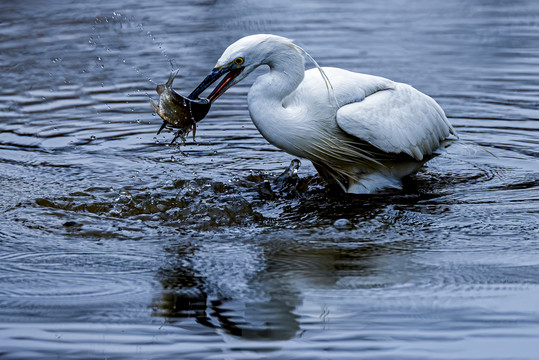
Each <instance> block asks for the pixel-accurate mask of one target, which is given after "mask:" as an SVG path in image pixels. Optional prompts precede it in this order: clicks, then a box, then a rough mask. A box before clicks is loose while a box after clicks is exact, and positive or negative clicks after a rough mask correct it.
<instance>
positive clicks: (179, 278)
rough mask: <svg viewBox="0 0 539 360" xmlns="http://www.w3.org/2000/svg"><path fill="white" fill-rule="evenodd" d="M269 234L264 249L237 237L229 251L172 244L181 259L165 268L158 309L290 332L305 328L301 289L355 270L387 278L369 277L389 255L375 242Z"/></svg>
mask: <svg viewBox="0 0 539 360" xmlns="http://www.w3.org/2000/svg"><path fill="white" fill-rule="evenodd" d="M277 237H279V236H277ZM231 240H232V239H226V240H224V241H231ZM221 241H223V240H221ZM262 241H263V244H261V247H259V248H262V249H263V250H261V251H262V252H263V253H262V254H261V253H257V252H255V251H254V250H253V249H254V247H253V246H252V245H249V244H237V243H236V244H233V245H232V244H230V245H227V246H226V248H225V249H226V251H222V250H221V249H222V243H221V242H219V243H215V242H210V243H204V244H203V245H200V246H194V247H190V248H182V247H173V248H170V249H169V252H170V253H171V256H175V258H176V259H175V263H176V266H171V267H169V268H163V269H161V271H160V273H159V275H158V278H159V280H160V282H161V284H162V285H163V293H162V295H161V296H160V298H159V299H157V300H156V303H155V314H156V315H159V316H163V317H165V318H166V319H167V321H168V322H169V323H171V324H173V323H174V322H175V321H179V323H180V324H181V319H183V318H195V319H196V321H197V322H198V323H199V324H201V325H204V326H208V327H211V328H216V329H221V330H223V331H225V332H227V333H228V334H230V335H234V336H238V337H241V338H244V339H251V340H285V339H292V338H294V337H295V336H296V335H297V333H298V331H299V330H300V320H299V315H298V314H297V308H298V307H299V306H301V302H302V300H301V299H302V297H303V296H304V294H301V289H307V288H310V287H322V288H327V289H328V290H329V289H332V288H335V287H338V286H339V282H340V281H342V280H343V279H344V278H347V279H348V278H351V277H353V278H359V279H363V280H359V282H362V283H363V284H362V285H361V286H362V287H367V288H369V287H371V286H374V287H383V286H385V285H387V284H383V283H378V282H376V283H375V284H373V283H370V282H369V278H373V276H374V275H375V273H376V271H377V270H376V269H375V268H373V266H374V264H375V263H376V260H375V258H376V257H377V256H380V255H381V254H380V251H379V249H377V248H375V247H371V246H364V247H360V248H356V249H346V248H344V249H343V248H338V247H337V248H332V247H326V248H319V249H313V248H312V247H311V246H309V245H308V244H302V243H298V244H286V245H285V244H276V243H275V242H274V241H273V240H269V241H268V239H265V240H262ZM266 241H268V242H267V243H265V242H266ZM242 245H243V246H242ZM283 246H286V248H283ZM223 250H224V249H223ZM320 317H321V318H322V317H324V314H323V313H321V314H320Z"/></svg>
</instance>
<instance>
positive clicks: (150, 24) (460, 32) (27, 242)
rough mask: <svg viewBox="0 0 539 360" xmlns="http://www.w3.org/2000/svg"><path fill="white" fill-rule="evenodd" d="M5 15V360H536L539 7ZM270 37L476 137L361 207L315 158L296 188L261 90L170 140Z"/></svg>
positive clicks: (0, 322) (190, 8)
mask: <svg viewBox="0 0 539 360" xmlns="http://www.w3.org/2000/svg"><path fill="white" fill-rule="evenodd" d="M0 10H1V11H0V14H1V15H0V39H1V41H0V69H1V72H2V85H1V87H0V184H1V187H2V191H0V211H1V213H2V215H1V216H0V357H2V358H5V359H44V358H62V359H82V358H84V359H88V358H96V359H171V358H181V359H254V358H261V359H358V358H364V359H534V358H536V357H537V354H538V353H539V345H538V344H539V306H538V305H537V304H538V301H537V299H538V298H539V260H538V259H539V246H538V238H539V236H538V235H539V221H538V218H539V217H538V216H539V191H538V190H539V165H538V161H537V157H538V155H539V140H538V130H539V121H538V120H539V111H538V108H539V100H538V99H539V67H538V66H537V65H538V64H539V47H538V46H537V44H539V32H538V31H537V30H538V29H539V23H538V19H539V5H538V4H537V3H536V2H535V1H513V2H505V3H502V2H487V1H457V2H445V1H434V2H433V1H416V2H407V1H399V0H391V1H388V2H353V1H343V2H338V3H335V2H327V1H314V0H312V1H296V2H290V1H280V0H279V1H272V2H266V3H260V2H255V1H226V2H225V1H195V2H182V1H179V2H178V1H174V2H172V1H170V2H168V1H161V2H157V3H156V2H152V3H148V4H145V3H141V2H135V1H117V0H109V1H99V2H97V3H95V2H94V3H92V4H82V3H81V4H76V3H71V2H62V1H55V2H17V3H14V2H4V3H2V4H1V5H0ZM253 33H275V34H279V35H283V36H287V37H290V38H293V39H295V40H296V41H297V43H298V44H300V45H301V46H302V47H304V48H305V49H307V50H308V51H309V52H310V53H311V55H312V56H313V57H314V58H315V59H317V61H318V62H319V63H320V64H321V65H323V66H338V67H343V68H347V69H349V70H353V71H358V72H364V73H370V74H375V75H379V76H384V77H388V78H391V79H393V80H396V81H401V82H406V83H409V84H411V85H413V86H414V87H416V88H418V89H419V90H421V91H423V92H425V93H427V94H429V95H431V96H432V97H433V98H435V99H436V100H437V101H438V102H439V103H440V104H441V106H442V107H443V108H444V109H445V111H446V113H447V114H448V116H449V117H450V120H451V122H452V123H453V124H454V125H455V128H456V129H457V131H458V132H459V135H460V140H459V141H458V142H456V143H454V144H453V145H452V146H451V147H450V148H449V149H448V151H447V152H446V153H445V154H443V155H441V156H439V157H437V158H435V159H434V160H432V161H431V162H429V164H428V166H427V167H426V168H425V169H423V170H422V171H421V172H419V173H418V174H416V175H415V176H413V177H411V178H410V179H408V180H407V181H406V183H405V187H404V189H403V190H402V191H388V192H384V193H381V194H376V195H371V196H343V195H341V194H338V193H334V192H331V191H329V190H328V189H326V188H325V187H324V186H323V185H322V184H321V183H320V181H318V180H317V178H316V176H315V174H316V172H315V170H314V168H313V167H312V165H310V164H309V163H308V162H307V161H304V162H303V165H302V167H301V168H300V172H299V175H300V179H299V180H297V181H298V183H297V184H295V185H293V186H289V187H285V188H282V189H280V188H278V187H276V186H275V184H273V180H274V179H275V178H276V177H277V176H278V175H279V174H280V173H281V172H282V171H283V170H284V169H286V167H287V166H288V164H289V163H290V161H291V160H292V159H293V158H292V157H291V156H289V155H287V154H286V153H283V152H281V151H279V150H278V149H276V148H274V147H273V146H271V145H269V144H268V143H267V142H266V141H265V140H264V139H263V138H262V137H261V135H260V134H259V133H258V132H257V130H256V129H255V127H254V125H253V124H252V123H251V121H250V119H249V115H248V111H247V107H246V94H247V91H248V88H249V85H250V84H252V81H253V79H254V76H251V77H250V78H248V79H246V80H245V81H244V82H242V83H241V84H239V85H237V86H236V87H234V88H232V89H231V90H229V92H228V93H227V94H226V95H224V96H223V97H222V98H221V99H219V101H218V102H217V103H216V104H215V105H214V106H213V107H212V110H211V112H210V114H209V116H208V117H207V118H206V119H205V120H204V121H202V122H200V123H199V128H198V131H197V138H196V143H195V142H192V141H189V142H188V143H187V144H185V145H182V146H169V145H168V144H169V142H170V140H171V139H172V134H170V133H163V134H160V135H158V136H157V135H156V131H157V129H158V128H159V126H160V123H161V121H160V120H159V118H158V117H156V116H155V115H154V114H152V110H151V107H150V105H149V98H150V97H154V98H156V94H155V91H154V89H155V85H156V84H157V83H163V82H164V81H166V79H167V78H168V75H169V73H170V71H171V70H173V69H176V68H179V69H180V73H179V77H178V78H177V79H176V81H175V86H176V88H177V89H178V90H179V91H181V92H183V93H188V92H189V91H190V90H191V89H193V88H194V86H196V85H197V84H198V82H200V80H201V79H202V78H203V77H204V76H205V75H206V74H207V73H208V71H209V70H210V69H211V68H212V67H213V65H214V64H215V61H216V60H217V58H218V57H219V55H220V53H221V52H222V51H223V50H224V49H225V48H226V46H227V45H228V44H229V43H231V42H233V41H235V40H236V39H238V38H240V37H242V36H245V35H248V34H253ZM262 71H263V70H260V72H257V73H261V72H262ZM340 219H345V220H348V221H349V222H350V226H348V227H338V226H337V227H335V226H334V223H335V222H336V221H337V220H340ZM340 221H341V222H342V220H340ZM339 223H340V222H337V224H339Z"/></svg>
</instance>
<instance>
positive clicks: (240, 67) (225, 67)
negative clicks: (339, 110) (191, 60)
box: [189, 34, 294, 103]
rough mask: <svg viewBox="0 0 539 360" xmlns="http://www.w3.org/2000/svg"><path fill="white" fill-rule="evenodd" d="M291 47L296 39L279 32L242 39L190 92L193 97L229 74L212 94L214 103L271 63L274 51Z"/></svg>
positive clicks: (226, 52) (224, 53)
mask: <svg viewBox="0 0 539 360" xmlns="http://www.w3.org/2000/svg"><path fill="white" fill-rule="evenodd" d="M290 48H294V45H293V44H292V41H291V40H289V39H287V38H284V37H281V36H277V35H269V34H258V35H250V36H246V37H244V38H241V39H239V40H238V41H236V42H235V43H233V44H231V45H230V46H229V47H228V48H227V49H226V50H225V51H224V52H223V55H221V57H220V58H219V60H218V61H217V64H215V68H214V69H213V70H212V71H211V72H210V74H209V75H208V76H206V78H205V79H204V80H203V81H202V82H201V83H200V85H198V87H197V88H196V89H195V90H194V91H193V92H192V93H191V95H189V98H191V99H194V98H196V97H197V96H198V95H200V94H201V93H202V92H203V91H204V90H205V89H207V88H208V87H209V86H210V85H211V84H213V83H214V82H215V81H217V79H219V78H220V77H221V76H223V75H225V74H226V76H225V77H224V78H223V80H221V82H220V83H219V85H217V86H216V87H215V89H214V90H213V91H212V92H211V94H210V95H209V96H208V99H209V100H210V102H211V103H213V102H214V101H215V100H217V98H218V97H219V96H221V95H222V94H223V93H224V92H225V91H227V90H228V89H229V88H231V87H232V86H233V85H235V84H237V83H238V82H240V81H241V80H243V79H244V78H245V77H246V76H247V75H249V74H250V73H251V72H252V71H253V70H254V69H256V68H257V67H258V66H260V65H262V64H268V65H270V66H271V61H273V60H274V59H275V57H274V56H273V55H274V54H277V53H282V52H283V49H288V50H290Z"/></svg>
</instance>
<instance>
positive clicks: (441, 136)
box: [218, 34, 455, 193]
mask: <svg viewBox="0 0 539 360" xmlns="http://www.w3.org/2000/svg"><path fill="white" fill-rule="evenodd" d="M302 53H303V54H305V55H306V56H307V57H308V58H309V59H311V60H312V61H313V63H314V64H315V66H316V68H317V69H318V71H317V70H315V69H312V70H309V71H307V72H305V66H304V59H303V57H302V55H301V54H302ZM236 57H243V58H244V59H245V63H244V67H245V69H244V71H243V72H242V75H241V78H243V77H245V76H247V75H248V74H249V73H250V72H251V71H253V70H254V69H255V68H256V67H258V66H260V65H268V66H269V67H270V71H269V72H268V73H266V74H264V75H261V76H260V77H258V79H257V80H256V81H255V83H254V84H253V86H252V87H251V90H250V91H249V113H250V115H251V118H252V120H253V122H254V124H255V125H256V127H257V128H258V130H259V131H260V133H261V134H262V135H263V136H264V137H265V138H266V139H267V140H268V141H269V142H270V143H272V144H274V145H275V146H277V147H279V148H281V149H282V150H284V151H286V152H289V153H291V154H293V155H295V156H299V157H304V158H307V159H309V160H311V161H312V162H313V163H314V164H315V166H316V168H317V170H318V171H319V172H320V174H321V175H322V176H323V177H324V178H325V179H326V180H328V181H330V182H336V183H338V184H339V185H340V186H341V187H342V188H343V189H344V190H345V191H348V192H362V193H364V192H372V191H374V190H376V189H378V188H381V187H398V186H399V184H400V178H401V177H403V176H405V175H408V174H410V173H412V172H414V171H416V170H417V169H418V168H419V167H420V166H421V165H422V164H423V162H424V161H426V159H427V156H428V155H430V154H432V153H433V152H434V151H435V150H436V149H437V148H438V147H439V146H440V143H441V142H442V141H443V140H445V139H446V138H447V137H448V136H449V134H450V133H451V134H455V133H454V130H453V128H452V127H451V124H450V123H449V122H448V120H447V118H446V117H445V114H444V112H443V110H442V109H441V108H440V107H439V106H438V104H437V103H436V102H435V101H434V100H433V99H431V98H430V97H428V96H427V95H425V94H423V93H421V92H419V91H417V90H415V89H414V88H412V87H411V86H409V85H406V84H400V83H395V82H393V81H391V80H388V79H384V78H381V77H377V76H372V75H365V74H358V73H353V72H350V71H346V70H342V69H337V68H321V67H320V66H319V65H318V64H317V63H316V61H314V59H312V57H311V56H310V55H309V54H308V53H307V52H305V50H303V49H302V48H300V47H299V46H297V45H294V44H293V43H292V42H291V40H289V39H286V38H283V37H280V36H275V35H264V34H262V35H252V36H248V37H245V38H243V39H240V40H238V41H237V42H236V43H234V44H232V45H230V46H229V47H228V48H227V50H225V52H224V53H223V55H222V56H221V58H220V59H219V61H218V65H219V66H226V65H227V64H229V63H230V62H231V61H232V60H233V59H234V58H236ZM320 75H322V76H320ZM328 91H329V92H330V94H332V95H333V96H328ZM405 155H408V156H409V158H406V156H405Z"/></svg>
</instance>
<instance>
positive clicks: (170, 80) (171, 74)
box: [165, 69, 180, 88]
mask: <svg viewBox="0 0 539 360" xmlns="http://www.w3.org/2000/svg"><path fill="white" fill-rule="evenodd" d="M179 71H180V69H177V70H176V71H173V72H171V73H170V76H169V77H168V80H167V82H166V84H165V85H166V87H167V88H169V87H171V86H172V83H173V82H174V78H175V77H176V75H178V72H179Z"/></svg>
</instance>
